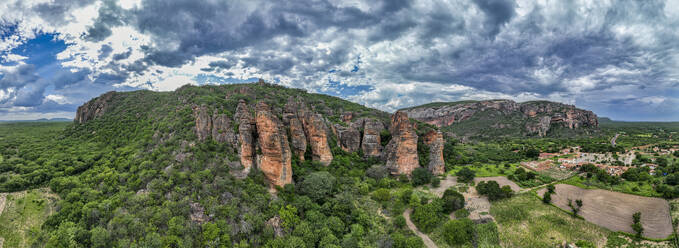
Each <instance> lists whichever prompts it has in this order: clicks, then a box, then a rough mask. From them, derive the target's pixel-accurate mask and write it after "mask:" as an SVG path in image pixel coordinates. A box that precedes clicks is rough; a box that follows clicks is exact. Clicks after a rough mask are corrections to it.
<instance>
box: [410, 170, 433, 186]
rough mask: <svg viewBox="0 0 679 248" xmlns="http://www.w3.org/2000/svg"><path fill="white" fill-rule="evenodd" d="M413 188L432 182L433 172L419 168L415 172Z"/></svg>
mask: <svg viewBox="0 0 679 248" xmlns="http://www.w3.org/2000/svg"><path fill="white" fill-rule="evenodd" d="M412 177H413V181H412V182H413V186H420V185H425V184H428V183H430V182H431V177H432V175H431V172H429V170H427V169H425V168H422V167H418V168H416V169H415V170H413V174H412Z"/></svg>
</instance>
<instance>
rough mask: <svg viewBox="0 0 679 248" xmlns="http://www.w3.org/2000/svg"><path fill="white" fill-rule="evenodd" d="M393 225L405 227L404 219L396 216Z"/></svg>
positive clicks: (401, 216)
mask: <svg viewBox="0 0 679 248" xmlns="http://www.w3.org/2000/svg"><path fill="white" fill-rule="evenodd" d="M393 224H394V226H395V227H398V228H403V227H405V226H406V218H405V217H403V215H399V216H396V217H395V218H394V220H393Z"/></svg>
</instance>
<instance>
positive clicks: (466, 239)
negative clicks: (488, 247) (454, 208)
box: [443, 218, 474, 245]
mask: <svg viewBox="0 0 679 248" xmlns="http://www.w3.org/2000/svg"><path fill="white" fill-rule="evenodd" d="M473 237H474V223H473V222H472V221H471V220H469V219H466V218H465V219H459V220H450V221H448V222H446V224H444V225H443V238H444V239H445V240H446V243H448V244H449V245H463V244H468V243H471V241H472V239H473Z"/></svg>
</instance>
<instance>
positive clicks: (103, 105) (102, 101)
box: [75, 91, 116, 124]
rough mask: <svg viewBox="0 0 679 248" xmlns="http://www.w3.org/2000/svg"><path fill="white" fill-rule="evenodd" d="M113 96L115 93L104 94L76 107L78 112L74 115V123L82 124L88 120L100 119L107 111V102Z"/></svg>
mask: <svg viewBox="0 0 679 248" xmlns="http://www.w3.org/2000/svg"><path fill="white" fill-rule="evenodd" d="M115 94H116V92H115V91H109V92H106V93H105V94H103V95H101V96H99V97H97V98H94V99H92V100H90V101H89V102H87V103H85V104H83V105H82V106H80V107H78V111H77V112H76V114H75V122H77V123H78V124H83V123H85V122H88V121H90V120H94V119H96V118H98V117H101V116H102V115H103V114H104V113H105V112H106V110H107V109H108V107H109V105H108V102H109V101H111V99H112V98H113V96H114V95H115Z"/></svg>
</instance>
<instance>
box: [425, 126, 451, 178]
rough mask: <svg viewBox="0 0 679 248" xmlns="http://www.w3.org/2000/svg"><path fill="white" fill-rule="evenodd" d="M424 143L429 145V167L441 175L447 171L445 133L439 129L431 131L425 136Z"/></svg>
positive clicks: (433, 172) (432, 171) (434, 172)
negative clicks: (444, 151) (444, 153)
mask: <svg viewBox="0 0 679 248" xmlns="http://www.w3.org/2000/svg"><path fill="white" fill-rule="evenodd" d="M423 139H424V143H425V144H426V145H428V146H429V165H428V166H427V169H428V170H429V171H430V172H431V173H432V174H434V175H441V174H443V173H445V171H446V168H445V166H446V164H445V162H444V160H443V146H444V144H445V143H444V141H443V134H442V133H441V132H439V131H436V130H432V131H429V132H428V133H427V134H425V136H424V137H423Z"/></svg>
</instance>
